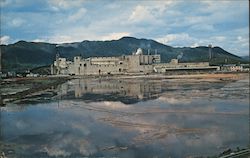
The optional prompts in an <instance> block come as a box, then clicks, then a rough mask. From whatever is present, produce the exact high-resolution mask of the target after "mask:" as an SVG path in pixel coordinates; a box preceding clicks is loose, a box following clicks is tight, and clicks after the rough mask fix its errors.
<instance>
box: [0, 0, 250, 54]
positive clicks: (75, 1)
mask: <svg viewBox="0 0 250 158" xmlns="http://www.w3.org/2000/svg"><path fill="white" fill-rule="evenodd" d="M0 3H1V15H0V16H1V19H0V22H1V24H0V25H1V33H0V36H1V37H0V38H1V44H12V43H15V42H17V41H19V40H25V41H33V42H49V43H70V42H81V41H84V40H98V41H99V40H101V41H102V40H116V39H119V38H121V37H124V36H132V37H136V38H146V39H153V40H156V41H158V42H161V43H163V44H167V45H169V46H173V47H197V46H207V45H208V44H212V45H213V46H219V47H222V48H223V49H225V50H226V51H229V52H230V53H233V54H236V55H239V56H245V55H249V4H248V0H226V1H222V0H217V1H216V0H208V1H206V0H190V1H184V0H183V1H182V0H175V1H171V0H155V1H151V0H142V1H139V0H128V1H122V0H0Z"/></svg>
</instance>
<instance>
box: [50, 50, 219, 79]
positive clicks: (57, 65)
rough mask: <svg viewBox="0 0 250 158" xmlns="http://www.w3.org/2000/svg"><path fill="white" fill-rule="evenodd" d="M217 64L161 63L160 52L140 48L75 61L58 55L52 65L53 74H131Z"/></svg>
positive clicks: (208, 67) (173, 60) (212, 67)
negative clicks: (155, 52)
mask: <svg viewBox="0 0 250 158" xmlns="http://www.w3.org/2000/svg"><path fill="white" fill-rule="evenodd" d="M218 68H219V67H217V66H209V63H208V62H200V63H179V62H178V59H172V60H171V62H170V63H161V56H160V55H159V54H153V55H152V54H149V53H148V54H146V55H145V54H143V51H142V49H141V48H138V49H137V51H136V52H133V53H132V55H123V56H119V57H90V58H87V59H84V58H81V57H80V56H76V57H74V61H73V62H72V61H67V60H66V58H60V57H59V56H57V57H56V60H55V61H54V63H53V65H51V74H53V75H106V74H130V73H144V74H149V73H153V72H155V73H163V72H167V71H172V70H185V71H188V70H217V69H218Z"/></svg>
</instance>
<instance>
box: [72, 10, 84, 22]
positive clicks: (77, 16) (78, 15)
mask: <svg viewBox="0 0 250 158" xmlns="http://www.w3.org/2000/svg"><path fill="white" fill-rule="evenodd" d="M86 12H87V10H86V9H85V8H81V9H79V10H78V11H77V12H76V13H74V14H73V15H70V16H69V18H68V19H69V21H71V22H74V21H77V20H80V19H81V18H83V16H84V15H85V13H86Z"/></svg>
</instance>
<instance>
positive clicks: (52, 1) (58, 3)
mask: <svg viewBox="0 0 250 158" xmlns="http://www.w3.org/2000/svg"><path fill="white" fill-rule="evenodd" d="M48 3H49V5H50V7H51V8H52V9H53V10H55V11H59V10H60V9H71V8H74V7H81V6H82V4H83V3H84V0H73V1H69V0H48Z"/></svg>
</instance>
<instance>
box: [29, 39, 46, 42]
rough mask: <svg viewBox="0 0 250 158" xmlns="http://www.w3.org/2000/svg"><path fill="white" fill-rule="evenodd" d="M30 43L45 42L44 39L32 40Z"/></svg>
mask: <svg viewBox="0 0 250 158" xmlns="http://www.w3.org/2000/svg"><path fill="white" fill-rule="evenodd" d="M32 42H45V40H44V39H34V40H32Z"/></svg>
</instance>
